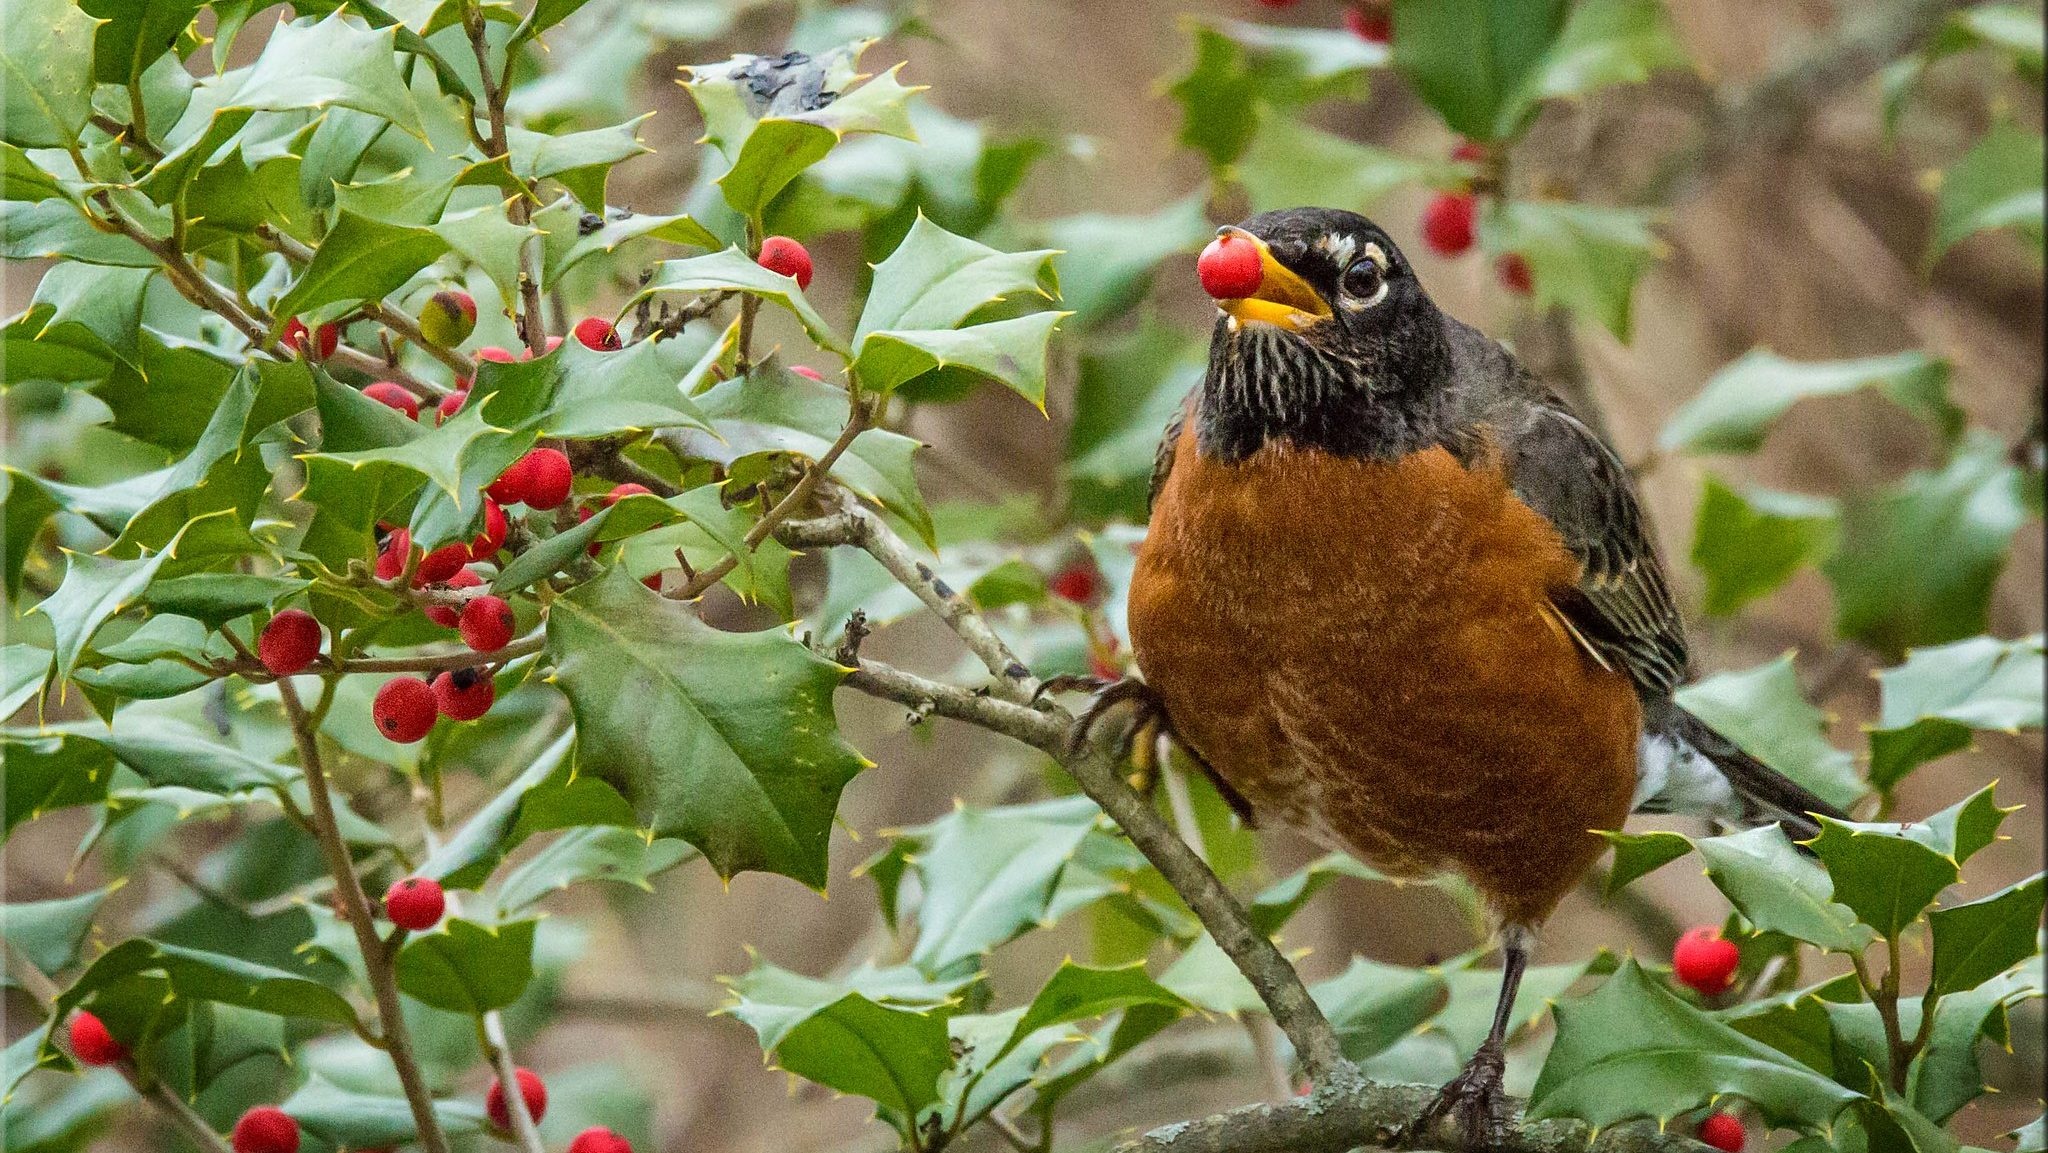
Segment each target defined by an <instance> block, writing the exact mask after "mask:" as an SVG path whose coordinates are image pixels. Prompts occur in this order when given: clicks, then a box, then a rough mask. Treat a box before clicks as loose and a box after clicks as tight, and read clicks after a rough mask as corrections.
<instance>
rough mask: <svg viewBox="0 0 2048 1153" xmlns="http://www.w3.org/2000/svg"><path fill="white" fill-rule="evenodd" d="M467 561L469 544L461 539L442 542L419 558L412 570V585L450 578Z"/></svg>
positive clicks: (418, 585) (416, 586)
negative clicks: (452, 541) (439, 545)
mask: <svg viewBox="0 0 2048 1153" xmlns="http://www.w3.org/2000/svg"><path fill="white" fill-rule="evenodd" d="M468 563H469V545H468V544H467V543H465V542H462V541H457V542H456V543H454V544H444V545H442V546H441V547H440V548H437V549H435V550H434V551H433V552H430V553H428V554H427V555H425V556H423V557H421V558H420V563H419V564H418V565H417V566H415V567H414V568H413V570H412V586H413V587H414V588H418V587H420V586H421V585H437V584H441V583H443V582H444V581H448V580H452V579H454V577H455V574H456V573H459V572H461V571H462V566H463V565H466V564H468Z"/></svg>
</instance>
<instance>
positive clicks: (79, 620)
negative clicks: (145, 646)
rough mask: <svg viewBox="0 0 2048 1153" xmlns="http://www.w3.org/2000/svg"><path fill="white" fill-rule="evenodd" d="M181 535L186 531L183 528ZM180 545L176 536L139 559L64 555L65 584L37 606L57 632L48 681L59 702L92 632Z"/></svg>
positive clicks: (124, 605)
mask: <svg viewBox="0 0 2048 1153" xmlns="http://www.w3.org/2000/svg"><path fill="white" fill-rule="evenodd" d="M179 535H180V536H182V535H183V530H180V534H179ZM177 543H178V542H177V541H176V540H175V539H173V540H172V542H171V543H170V544H169V545H167V546H166V547H165V548H164V549H163V550H162V551H160V552H157V553H154V554H152V555H150V556H148V557H145V558H142V559H140V560H112V559H109V558H107V557H101V556H91V555H88V554H86V553H76V552H66V553H65V554H64V580H63V583H61V584H59V585H58V586H57V591H56V592H53V593H51V594H50V595H49V596H47V597H44V598H43V599H42V600H41V601H39V602H37V604H36V607H35V608H34V609H33V610H32V611H34V612H37V613H40V614H42V615H43V616H45V617H48V618H49V620H50V629H51V631H52V632H53V633H54V634H55V645H56V660H55V661H54V662H53V663H52V665H51V667H50V679H49V681H48V682H47V684H48V685H50V686H53V687H55V688H56V689H57V699H58V700H59V701H62V700H63V699H64V688H63V686H64V682H65V681H66V680H67V679H68V678H69V677H70V676H71V670H72V669H74V668H76V667H77V665H78V659H79V657H80V656H81V655H83V654H84V652H85V646H86V645H87V644H89V643H91V641H92V638H93V634H94V633H97V632H99V630H100V626H102V625H104V624H106V623H107V621H109V620H111V619H112V618H113V617H114V616H115V614H117V613H119V612H121V611H122V610H124V609H126V608H127V607H128V606H129V605H131V604H133V603H135V601H136V600H138V599H140V597H141V596H142V592H143V590H144V589H146V588H148V587H149V582H150V581H152V580H154V579H155V578H156V574H157V570H159V569H161V568H162V567H163V566H164V562H165V561H168V560H170V559H171V557H172V556H173V554H174V553H175V551H176V549H177ZM45 691H46V692H47V691H48V690H47V689H45Z"/></svg>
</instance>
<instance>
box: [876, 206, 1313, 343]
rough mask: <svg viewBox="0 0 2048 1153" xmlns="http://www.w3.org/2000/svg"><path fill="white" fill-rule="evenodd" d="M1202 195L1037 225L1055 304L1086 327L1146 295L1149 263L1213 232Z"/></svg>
mask: <svg viewBox="0 0 2048 1153" xmlns="http://www.w3.org/2000/svg"><path fill="white" fill-rule="evenodd" d="M1203 199H1204V198H1203V196H1202V194H1201V193H1195V194H1194V195H1191V196H1187V197H1184V198H1182V199H1180V200H1176V201H1174V202H1173V203H1171V204H1168V205H1166V206H1165V207H1164V208H1161V209H1160V210H1159V211H1157V212H1153V213H1146V214H1144V215H1138V216H1108V215H1104V214H1102V213H1098V212H1089V213H1083V214H1081V215H1078V216H1066V217H1061V218H1060V219H1058V220H1048V221H1046V222H1045V223H1044V224H1042V225H1040V226H1039V227H1038V228H1037V230H1036V231H1037V235H1038V237H1039V239H1041V240H1043V241H1044V242H1045V244H1046V246H1047V247H1048V248H1051V249H1054V250H1056V251H1057V252H1058V253H1059V255H1058V256H1057V257H1055V258H1054V259H1053V265H1054V267H1055V268H1056V269H1057V270H1058V271H1059V278H1060V303H1062V304H1064V305H1066V306H1067V307H1068V308H1071V309H1073V311H1074V314H1075V315H1076V316H1078V317H1079V318H1080V320H1079V323H1080V324H1082V325H1083V326H1086V327H1091V328H1092V327H1094V326H1096V325H1099V324H1102V323H1104V322H1105V321H1108V320H1112V319H1114V318H1116V317H1118V316H1121V315H1122V314H1123V313H1124V312H1126V311H1128V310H1129V309H1130V308H1131V306H1133V305H1135V304H1136V303H1137V302H1138V300H1139V299H1140V298H1141V297H1143V296H1144V295H1145V290H1146V288H1147V287H1148V286H1149V285H1150V283H1151V280H1152V270H1153V268H1154V266H1156V265H1157V264H1158V263H1159V262H1160V261H1162V260H1164V259H1166V258H1167V257H1169V256H1172V255H1174V254H1176V253H1182V252H1193V251H1195V250H1196V249H1199V248H1200V247H1201V246H1202V245H1203V244H1204V243H1206V242H1207V240H1208V238H1209V237H1210V236H1212V235H1213V234H1214V232H1215V230H1214V229H1213V228H1211V227H1210V226H1209V220H1208V217H1207V216H1206V215H1205V214H1204V212H1203V209H1202V203H1203ZM1304 199H1316V198H1313V197H1305V198H1304ZM1317 203H1329V202H1328V201H1323V200H1317ZM913 227H914V226H913Z"/></svg>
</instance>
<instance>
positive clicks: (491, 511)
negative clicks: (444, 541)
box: [469, 497, 506, 560]
mask: <svg viewBox="0 0 2048 1153" xmlns="http://www.w3.org/2000/svg"><path fill="white" fill-rule="evenodd" d="M505 532H506V524H505V510H504V508H503V507H501V506H500V505H499V504H498V502H497V501H495V500H491V499H490V498H488V497H486V498H485V499H484V531H482V532H480V533H478V534H476V539H475V540H472V541H470V542H469V559H471V560H489V559H491V558H492V557H494V556H497V555H498V550H499V549H501V548H504V547H505Z"/></svg>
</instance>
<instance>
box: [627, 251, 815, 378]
mask: <svg viewBox="0 0 2048 1153" xmlns="http://www.w3.org/2000/svg"><path fill="white" fill-rule="evenodd" d="M664 292H679V293H695V294H701V293H707V292H744V293H746V294H748V295H750V296H758V297H760V298H761V299H763V300H766V301H770V302H772V303H774V304H778V305H781V306H782V307H784V308H787V309H788V310H789V311H790V312H792V313H794V314H795V316H796V318H797V321H798V323H800V324H802V325H803V326H804V331H805V332H807V333H809V334H810V336H811V339H812V340H815V341H817V342H818V344H819V345H820V346H821V347H824V348H828V349H830V350H832V351H833V352H836V353H838V354H839V355H841V356H844V357H851V356H852V355H853V350H852V349H851V348H849V347H847V344H846V342H845V341H844V340H842V339H841V338H840V337H839V336H838V334H836V333H834V332H833V331H832V326H831V325H829V324H826V323H825V319H824V318H823V317H821V316H819V315H818V313H817V310H815V309H813V308H812V307H811V304H810V302H809V301H808V300H805V299H804V294H803V290H802V289H800V288H798V287H797V283H796V281H795V280H794V279H793V278H791V277H787V276H783V275H780V274H778V273H774V272H770V271H768V270H767V269H765V268H763V267H761V266H760V265H758V264H756V263H754V261H753V259H752V258H751V257H749V256H748V255H747V254H746V253H745V252H743V251H741V250H740V249H739V248H738V247H733V248H728V249H726V250H724V251H723V252H713V253H710V254H708V255H705V256H691V257H686V258H684V259H682V260H664V261H662V262H661V263H660V264H657V265H655V266H654V276H653V278H652V279H650V280H649V281H648V282H647V287H645V288H643V289H641V290H640V296H639V297H635V298H634V302H637V301H638V300H639V299H640V298H641V297H646V296H652V295H655V294H658V293H664Z"/></svg>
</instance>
